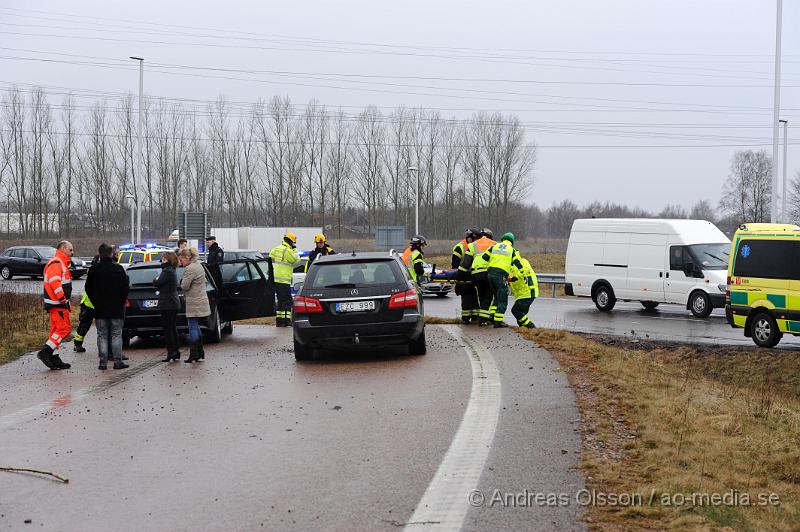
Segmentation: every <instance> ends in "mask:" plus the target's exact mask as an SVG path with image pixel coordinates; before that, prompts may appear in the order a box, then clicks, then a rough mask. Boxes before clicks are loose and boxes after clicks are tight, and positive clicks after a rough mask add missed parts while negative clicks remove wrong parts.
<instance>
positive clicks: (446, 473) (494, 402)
mask: <svg viewBox="0 0 800 532" xmlns="http://www.w3.org/2000/svg"><path fill="white" fill-rule="evenodd" d="M441 327H442V328H443V329H444V330H445V331H447V332H448V333H449V334H450V335H451V336H453V337H454V338H455V339H456V340H458V341H459V344H460V345H461V346H462V347H464V350H465V351H466V353H467V355H468V356H469V360H470V363H471V364H472V391H471V392H470V396H469V403H468V404H467V409H466V411H465V412H464V417H463V418H462V420H461V425H460V426H459V427H458V431H457V432H456V435H455V437H454V438H453V441H452V442H451V443H450V448H449V449H448V450H447V453H445V455H444V459H442V463H441V464H440V465H439V469H438V470H437V471H436V475H434V477H433V480H431V483H430V484H429V485H428V489H427V490H425V495H423V496H422V499H421V500H420V501H419V504H417V509H416V510H415V511H414V515H412V516H411V519H409V521H408V523H407V524H406V527H405V529H406V530H419V529H420V528H423V527H424V529H425V530H437V531H439V530H453V531H455V530H460V529H461V525H462V524H463V523H464V518H465V517H466V515H467V511H468V510H469V509H470V504H469V503H470V501H469V495H470V492H471V491H472V490H475V489H476V488H477V487H478V481H479V480H480V478H481V474H482V473H483V467H484V465H485V464H486V459H487V457H488V456H489V450H490V449H491V447H492V441H493V440H494V433H495V429H496V428H497V420H498V418H499V417H500V374H499V372H498V371H497V365H496V364H495V361H494V358H493V357H492V354H491V353H490V352H489V350H487V349H486V348H485V347H483V346H482V345H481V344H480V343H478V342H476V341H475V340H473V339H472V338H470V337H469V336H467V335H465V334H463V332H462V330H461V328H459V327H457V326H453V325H441Z"/></svg>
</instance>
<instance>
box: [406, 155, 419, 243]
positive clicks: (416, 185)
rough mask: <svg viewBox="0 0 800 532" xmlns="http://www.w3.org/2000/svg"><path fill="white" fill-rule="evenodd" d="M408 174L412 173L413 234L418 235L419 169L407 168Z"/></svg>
mask: <svg viewBox="0 0 800 532" xmlns="http://www.w3.org/2000/svg"><path fill="white" fill-rule="evenodd" d="M408 171H409V172H413V173H414V177H415V183H414V234H415V235H418V234H419V169H418V168H417V167H416V166H409V167H408Z"/></svg>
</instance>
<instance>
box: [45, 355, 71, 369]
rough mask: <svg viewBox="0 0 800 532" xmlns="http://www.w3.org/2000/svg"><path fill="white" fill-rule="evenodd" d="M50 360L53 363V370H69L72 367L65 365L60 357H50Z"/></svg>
mask: <svg viewBox="0 0 800 532" xmlns="http://www.w3.org/2000/svg"><path fill="white" fill-rule="evenodd" d="M50 360H51V361H52V362H53V369H69V368H71V367H72V364H67V363H66V362H64V361H63V360H61V357H60V356H58V355H57V354H56V355H53V356H52V357H50Z"/></svg>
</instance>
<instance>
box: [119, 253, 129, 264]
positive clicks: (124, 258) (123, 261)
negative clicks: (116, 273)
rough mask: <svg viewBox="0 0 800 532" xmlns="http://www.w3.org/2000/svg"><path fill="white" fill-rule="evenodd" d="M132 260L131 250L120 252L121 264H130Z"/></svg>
mask: <svg viewBox="0 0 800 532" xmlns="http://www.w3.org/2000/svg"><path fill="white" fill-rule="evenodd" d="M130 261H131V253H130V251H126V252H125V253H120V254H119V262H120V263H121V264H128V263H129V262H130Z"/></svg>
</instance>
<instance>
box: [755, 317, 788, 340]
mask: <svg viewBox="0 0 800 532" xmlns="http://www.w3.org/2000/svg"><path fill="white" fill-rule="evenodd" d="M750 333H751V334H752V336H753V342H755V344H756V345H757V346H758V347H775V346H776V345H778V342H780V341H781V337H782V336H783V333H782V332H781V331H780V329H778V324H777V322H776V321H775V319H774V318H773V317H772V316H770V315H769V314H767V313H766V312H759V313H758V314H756V315H755V317H753V320H752V321H751V322H750Z"/></svg>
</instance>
